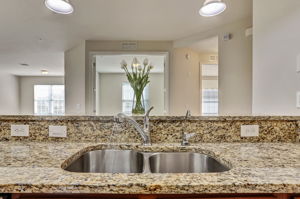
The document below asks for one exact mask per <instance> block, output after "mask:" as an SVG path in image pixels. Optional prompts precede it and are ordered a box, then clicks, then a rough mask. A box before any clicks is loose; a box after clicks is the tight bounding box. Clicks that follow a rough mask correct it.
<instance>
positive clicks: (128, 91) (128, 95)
mask: <svg viewBox="0 0 300 199" xmlns="http://www.w3.org/2000/svg"><path fill="white" fill-rule="evenodd" d="M133 96H134V91H133V89H132V88H131V86H130V83H129V82H123V83H122V112H123V113H125V114H131V111H132V105H133V104H132V101H133ZM143 97H144V106H145V109H148V108H149V85H148V86H146V88H145V89H144V92H143Z"/></svg>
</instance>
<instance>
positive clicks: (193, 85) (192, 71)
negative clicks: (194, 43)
mask: <svg viewBox="0 0 300 199" xmlns="http://www.w3.org/2000/svg"><path fill="white" fill-rule="evenodd" d="M186 55H188V56H189V58H188V59H187V58H186ZM172 63H173V65H172V66H171V68H172V70H171V72H172V73H171V74H170V85H171V92H170V107H171V108H170V115H178V116H180V115H185V113H186V111H187V110H190V111H191V113H192V115H201V78H200V77H201V70H200V58H199V54H198V52H196V51H194V50H192V49H189V48H176V49H174V53H173V60H172Z"/></svg>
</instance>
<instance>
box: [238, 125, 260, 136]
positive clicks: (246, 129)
mask: <svg viewBox="0 0 300 199" xmlns="http://www.w3.org/2000/svg"><path fill="white" fill-rule="evenodd" d="M257 136H259V126H258V125H242V126H241V137H257Z"/></svg>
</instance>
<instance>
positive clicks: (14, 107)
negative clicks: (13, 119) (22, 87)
mask: <svg viewBox="0 0 300 199" xmlns="http://www.w3.org/2000/svg"><path fill="white" fill-rule="evenodd" d="M0 93H1V97H0V115H18V114H19V81H18V77H17V76H14V75H11V74H0Z"/></svg>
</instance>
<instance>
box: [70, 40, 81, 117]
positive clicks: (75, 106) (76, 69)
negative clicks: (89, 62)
mask: <svg viewBox="0 0 300 199" xmlns="http://www.w3.org/2000/svg"><path fill="white" fill-rule="evenodd" d="M85 81H86V80H85V42H82V43H80V44H79V45H78V46H76V47H74V48H72V49H70V50H68V51H66V52H65V98H66V115H85V94H86V93H85V92H86V91H85Z"/></svg>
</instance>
